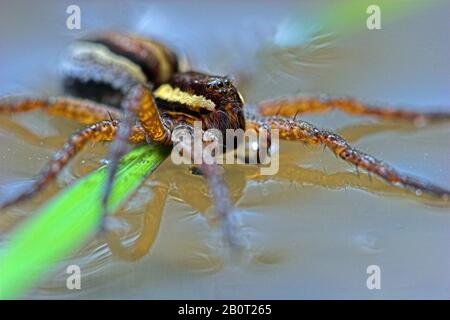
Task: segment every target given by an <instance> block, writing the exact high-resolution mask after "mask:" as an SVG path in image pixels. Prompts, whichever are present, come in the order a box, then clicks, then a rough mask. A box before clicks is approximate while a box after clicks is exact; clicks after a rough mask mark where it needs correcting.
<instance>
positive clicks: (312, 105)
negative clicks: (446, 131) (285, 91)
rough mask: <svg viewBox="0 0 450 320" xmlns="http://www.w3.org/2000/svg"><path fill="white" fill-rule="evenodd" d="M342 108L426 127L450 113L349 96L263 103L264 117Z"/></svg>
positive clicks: (260, 105) (445, 117)
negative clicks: (384, 104) (379, 104)
mask: <svg viewBox="0 0 450 320" xmlns="http://www.w3.org/2000/svg"><path fill="white" fill-rule="evenodd" d="M333 109H338V110H340V111H343V112H345V113H348V114H351V115H355V116H373V117H377V118H380V119H383V120H401V121H407V122H412V123H413V124H415V125H418V126H420V125H423V124H426V123H427V122H438V121H449V120H450V112H414V111H408V110H405V109H394V108H391V107H385V106H384V107H383V106H375V105H370V104H367V103H363V102H361V101H359V100H357V99H353V98H348V97H344V98H341V97H330V96H323V97H321V96H319V97H306V96H305V97H296V98H291V99H279V100H273V101H266V102H262V103H260V104H259V106H258V110H259V112H260V114H261V115H262V116H283V117H295V116H296V115H297V114H305V113H315V112H327V111H330V110H333Z"/></svg>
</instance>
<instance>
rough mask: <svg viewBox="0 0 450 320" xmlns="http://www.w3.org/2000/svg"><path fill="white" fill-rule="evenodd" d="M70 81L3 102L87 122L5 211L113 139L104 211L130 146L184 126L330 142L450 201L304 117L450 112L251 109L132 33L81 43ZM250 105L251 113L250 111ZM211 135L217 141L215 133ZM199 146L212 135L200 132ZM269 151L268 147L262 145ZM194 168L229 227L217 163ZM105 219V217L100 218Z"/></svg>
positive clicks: (417, 116)
mask: <svg viewBox="0 0 450 320" xmlns="http://www.w3.org/2000/svg"><path fill="white" fill-rule="evenodd" d="M63 73H64V87H65V89H66V90H67V91H68V92H69V93H71V94H72V95H73V96H80V97H83V98H75V97H48V98H20V97H7V98H3V99H1V100H0V113H3V114H11V113H18V112H28V111H34V110H42V111H45V112H47V113H49V114H52V115H58V116H63V117H66V118H69V119H72V120H75V121H77V122H79V123H81V124H85V125H88V126H87V127H85V128H83V129H81V130H80V131H78V132H76V133H75V134H73V135H72V136H71V137H70V138H69V140H68V141H67V142H66V144H65V145H64V146H63V147H62V149H61V150H60V151H58V152H57V153H56V154H55V155H54V156H53V158H52V159H51V161H50V162H49V164H48V165H47V166H46V168H45V169H43V171H42V172H41V173H40V175H39V176H38V178H37V179H36V180H35V182H34V183H33V184H32V185H31V186H30V187H28V188H27V189H25V190H23V191H22V192H20V193H18V194H16V195H15V196H13V197H11V198H8V199H3V200H2V201H3V202H1V203H0V208H6V207H8V206H11V205H13V204H16V203H18V202H19V201H22V200H26V199H29V198H30V197H32V196H33V195H35V194H36V193H38V192H39V191H40V190H42V189H43V188H44V187H45V186H46V185H47V184H48V183H49V182H51V180H52V179H54V178H55V177H56V176H57V175H58V174H59V173H60V172H61V170H62V169H63V168H64V167H65V166H66V165H67V164H68V163H69V162H70V160H71V159H73V158H74V156H75V155H76V154H77V153H78V152H80V150H81V149H82V148H83V147H84V146H85V145H86V144H87V143H88V142H90V141H112V145H111V148H110V154H109V159H110V161H109V164H108V166H109V171H108V179H107V182H106V184H105V188H104V193H103V197H102V204H103V208H104V210H105V217H106V213H107V210H108V208H107V207H108V206H107V204H108V198H109V195H110V192H111V188H112V185H113V182H114V177H115V174H116V171H117V167H118V164H119V161H120V159H121V158H122V157H123V155H124V154H125V153H126V152H127V151H128V150H129V148H130V145H133V144H141V143H156V144H164V145H171V146H175V145H177V144H178V143H182V141H180V139H179V138H178V137H177V136H176V135H175V134H173V133H174V132H175V131H176V130H177V129H179V128H188V129H192V127H193V123H194V121H201V123H202V129H203V130H207V129H212V128H213V129H218V130H220V131H221V132H225V131H226V130H227V129H246V130H251V129H253V130H256V131H257V132H258V131H260V130H263V129H264V130H269V132H270V130H274V129H277V130H279V137H280V138H281V139H284V140H294V141H299V142H303V143H305V144H308V145H317V146H320V145H321V146H323V147H324V148H328V149H329V150H330V151H331V152H332V153H334V154H335V155H336V157H337V158H340V159H342V160H344V161H346V162H348V163H350V164H352V165H354V166H355V167H356V168H361V169H363V170H365V171H367V172H368V173H369V174H373V175H375V176H378V177H379V178H381V179H382V180H384V181H385V182H387V183H390V184H393V185H394V186H395V187H398V188H402V189H405V190H409V191H412V192H414V193H415V194H419V193H420V194H421V193H426V194H428V195H430V196H432V197H433V198H437V199H441V200H443V201H448V200H449V199H450V198H449V197H450V191H449V190H447V189H445V188H443V187H440V186H438V185H435V184H432V183H430V182H427V181H425V180H422V179H420V178H417V177H413V176H409V175H406V174H403V173H402V172H400V171H398V170H396V169H394V168H393V167H392V166H390V165H388V164H387V163H385V162H384V161H381V160H379V159H376V158H375V157H373V156H371V155H369V154H366V153H364V152H362V151H359V150H357V149H355V148H353V147H352V146H351V145H350V144H349V143H348V142H347V141H346V140H345V139H344V138H343V137H341V136H340V135H338V134H336V133H333V132H330V131H326V130H321V129H319V128H317V127H315V126H314V125H312V124H310V123H307V122H305V121H302V120H300V119H299V115H301V114H305V113H314V112H324V111H329V110H333V109H339V110H341V111H343V112H346V113H348V114H350V115H356V116H359V115H367V116H373V117H377V118H379V119H382V120H384V119H389V120H401V121H407V122H411V123H413V124H424V123H427V122H436V121H443V120H450V113H438V112H434V113H433V112H430V113H419V112H412V111H407V110H396V109H391V108H387V107H380V106H372V105H368V104H365V103H362V102H360V101H358V100H356V99H353V98H342V97H330V96H319V97H294V98H289V99H281V100H272V101H266V102H262V103H260V104H259V105H257V106H256V108H253V109H252V110H250V109H249V108H244V100H243V98H242V96H241V95H240V93H239V92H238V90H237V89H236V88H235V86H234V85H233V83H232V81H231V80H230V79H229V78H228V77H222V76H217V75H211V74H206V73H201V72H196V71H183V70H182V66H181V63H180V61H179V60H178V58H177V56H176V55H175V53H174V52H173V51H172V50H170V49H169V48H168V47H166V46H165V45H164V44H162V43H160V42H158V41H155V40H152V39H147V38H143V37H140V36H136V35H131V34H125V33H116V32H110V33H105V34H99V35H95V36H92V37H90V38H86V39H82V40H79V41H77V42H75V43H74V44H72V45H71V46H70V47H69V50H68V57H67V59H66V61H65V62H64V63H63ZM247 109H249V110H247ZM210 138H211V137H210ZM202 142H203V143H204V144H205V145H207V144H208V143H210V142H211V141H210V140H208V138H207V137H206V138H205V135H204V136H203V139H202ZM264 147H266V148H270V143H269V144H268V145H266V146H264ZM193 173H197V174H200V175H202V176H204V178H205V179H206V182H207V184H208V186H209V189H210V191H211V195H212V199H213V201H214V205H215V208H216V211H217V213H218V214H219V215H220V216H221V217H222V218H223V219H224V221H226V222H228V225H227V227H226V228H227V229H228V230H229V229H230V226H231V225H230V223H233V218H232V215H231V214H230V211H231V202H230V201H229V199H228V198H229V194H228V189H227V186H226V184H225V181H224V179H223V174H222V171H221V170H219V167H218V164H216V163H213V164H201V166H200V167H199V168H197V169H195V170H194V171H193ZM104 220H105V219H104ZM228 237H229V238H230V239H231V243H233V242H234V241H235V240H234V239H233V235H232V232H229V234H228Z"/></svg>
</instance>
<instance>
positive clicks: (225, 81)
mask: <svg viewBox="0 0 450 320" xmlns="http://www.w3.org/2000/svg"><path fill="white" fill-rule="evenodd" d="M223 82H224V83H225V85H226V86H227V87H229V86H230V85H231V81H230V80H229V79H225V80H224V81H223Z"/></svg>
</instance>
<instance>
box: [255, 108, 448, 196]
mask: <svg viewBox="0 0 450 320" xmlns="http://www.w3.org/2000/svg"><path fill="white" fill-rule="evenodd" d="M262 121H263V122H265V123H267V124H268V125H270V126H271V128H272V129H278V130H279V136H280V138H281V139H284V140H294V141H301V142H304V143H306V144H311V145H323V146H324V147H328V148H329V149H330V150H331V151H332V152H333V153H334V154H335V155H336V156H337V157H339V158H341V159H342V160H344V161H347V162H349V163H351V164H353V165H355V166H356V167H357V168H362V169H364V170H366V171H367V172H369V173H373V174H375V175H376V176H378V177H380V178H381V179H383V180H385V181H387V182H389V183H392V184H394V185H396V186H401V187H403V188H405V189H409V190H412V191H413V192H415V193H416V194H421V193H422V192H425V193H428V194H430V195H432V196H435V197H438V198H441V199H442V200H445V201H447V200H449V199H450V191H449V190H447V189H444V188H442V187H439V186H437V185H434V184H432V183H429V182H426V181H423V180H422V179H419V178H416V177H412V176H408V175H406V174H403V173H401V172H399V171H397V170H396V169H394V168H392V167H391V166H390V165H388V164H387V163H385V162H383V161H381V160H378V159H376V158H374V157H372V156H371V155H368V154H366V153H364V152H361V151H359V150H357V149H355V148H353V147H352V146H350V145H349V144H348V142H347V141H346V140H345V139H344V138H342V137H341V136H339V135H337V134H335V133H333V132H329V131H323V130H319V129H318V128H316V127H315V126H313V125H311V124H310V123H308V122H305V121H301V120H295V121H294V120H288V119H284V118H279V117H268V118H264V119H262Z"/></svg>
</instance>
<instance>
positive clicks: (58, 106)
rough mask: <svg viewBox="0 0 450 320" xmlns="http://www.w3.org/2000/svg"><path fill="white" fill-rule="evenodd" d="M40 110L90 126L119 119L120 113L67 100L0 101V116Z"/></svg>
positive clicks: (7, 99) (15, 99) (86, 103)
mask: <svg viewBox="0 0 450 320" xmlns="http://www.w3.org/2000/svg"><path fill="white" fill-rule="evenodd" d="M36 110H42V111H45V112H47V113H48V114H52V115H57V116H62V117H65V118H67V119H71V120H75V121H77V122H79V123H82V124H92V123H96V122H99V121H102V120H108V119H111V118H113V119H119V118H120V117H121V113H120V112H119V111H118V110H114V109H112V108H110V107H108V106H106V105H102V104H98V103H95V102H92V101H88V100H83V99H77V98H69V97H50V98H23V97H6V98H1V99H0V114H13V113H22V112H31V111H36Z"/></svg>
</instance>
